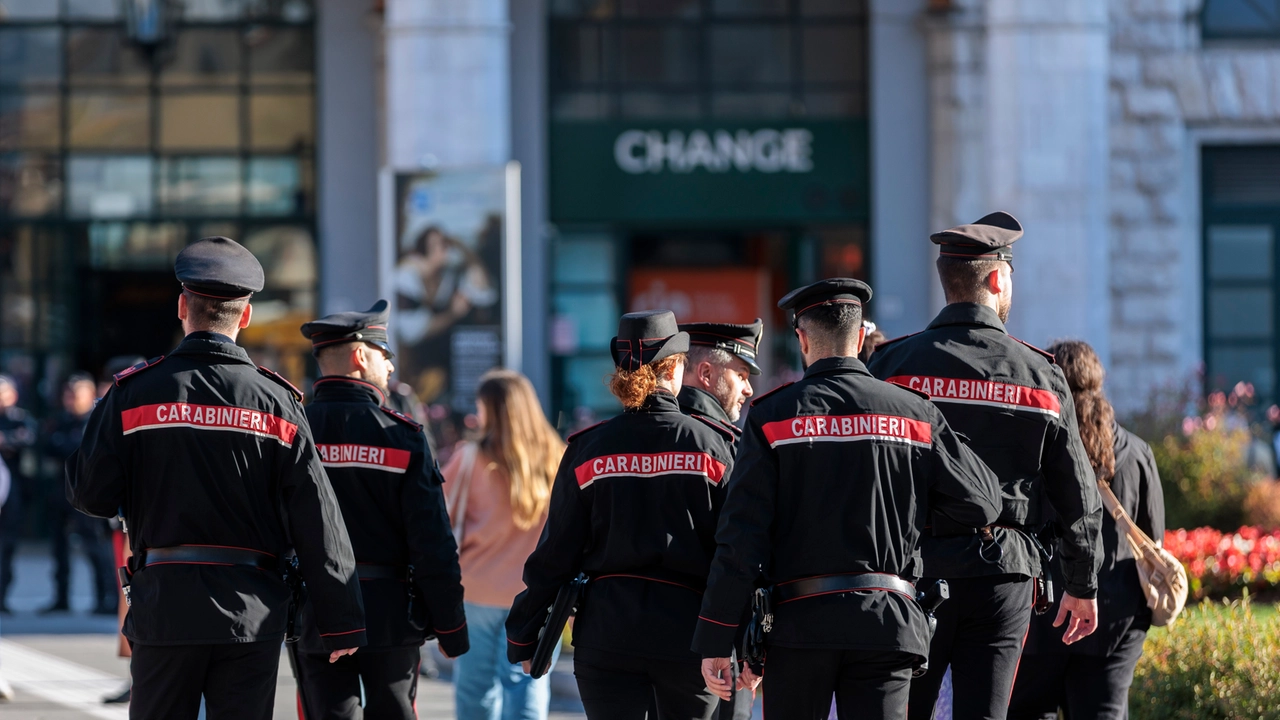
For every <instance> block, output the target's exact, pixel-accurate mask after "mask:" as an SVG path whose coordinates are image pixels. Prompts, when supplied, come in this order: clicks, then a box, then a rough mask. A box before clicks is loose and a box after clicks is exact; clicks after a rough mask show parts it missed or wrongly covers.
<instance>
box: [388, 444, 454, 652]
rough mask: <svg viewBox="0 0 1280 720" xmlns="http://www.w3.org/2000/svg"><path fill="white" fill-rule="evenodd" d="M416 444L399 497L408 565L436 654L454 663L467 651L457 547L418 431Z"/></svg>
mask: <svg viewBox="0 0 1280 720" xmlns="http://www.w3.org/2000/svg"><path fill="white" fill-rule="evenodd" d="M418 438H419V440H420V441H421V445H422V446H421V448H420V449H419V451H418V452H415V453H414V458H415V459H416V460H417V462H416V463H415V464H411V465H410V467H409V473H408V477H407V478H406V479H405V482H404V485H403V488H402V490H401V494H400V506H401V508H402V510H401V511H402V512H403V514H404V527H405V532H406V534H407V539H408V542H409V561H410V562H411V563H412V564H413V581H414V583H415V584H416V585H417V586H418V592H419V594H420V595H421V596H422V598H423V599H424V601H425V602H426V605H427V615H428V617H429V618H430V619H431V625H432V631H433V632H434V633H435V635H436V637H437V638H438V639H439V640H440V648H441V649H442V650H444V651H445V652H446V653H448V654H449V657H458V656H459V655H461V654H462V653H465V652H466V651H467V650H469V649H470V648H471V643H470V640H469V638H468V636H467V618H466V615H465V614H464V612H463V609H462V571H461V569H459V567H458V546H457V543H455V542H454V540H453V531H452V528H451V526H450V524H449V515H448V513H447V512H445V507H444V489H443V487H442V483H443V482H444V478H442V477H441V476H440V470H439V469H438V468H437V467H436V463H435V460H434V459H433V458H432V456H431V450H429V449H428V448H427V439H426V437H425V436H424V435H423V434H422V432H421V431H419V432H418Z"/></svg>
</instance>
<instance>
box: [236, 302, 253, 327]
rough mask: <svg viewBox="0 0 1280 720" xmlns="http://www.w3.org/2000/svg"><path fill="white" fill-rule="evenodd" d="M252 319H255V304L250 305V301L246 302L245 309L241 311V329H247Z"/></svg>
mask: <svg viewBox="0 0 1280 720" xmlns="http://www.w3.org/2000/svg"><path fill="white" fill-rule="evenodd" d="M252 319H253V306H252V305H250V304H249V303H245V304H244V310H242V311H240V325H239V328H240V329H241V330H243V329H245V328H247V327H249V321H250V320H252Z"/></svg>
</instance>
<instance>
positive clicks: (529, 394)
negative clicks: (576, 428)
mask: <svg viewBox="0 0 1280 720" xmlns="http://www.w3.org/2000/svg"><path fill="white" fill-rule="evenodd" d="M476 417H477V420H478V424H479V431H480V432H479V437H478V438H477V439H476V440H474V441H464V442H462V443H460V444H459V446H458V448H457V450H455V452H454V453H453V458H452V460H451V461H450V462H449V464H448V465H447V466H446V467H445V469H444V477H445V488H446V489H447V494H448V497H449V514H450V518H451V521H452V523H453V528H454V535H455V537H456V538H457V540H458V545H459V557H460V561H461V564H462V582H463V585H464V586H465V588H466V591H465V593H466V609H467V623H468V625H469V627H470V628H471V652H469V653H467V654H466V655H464V656H462V657H460V658H458V660H457V662H456V663H454V675H453V683H454V696H455V699H456V705H457V713H458V718H459V720H545V718H546V717H547V713H548V711H549V708H550V703H551V676H550V674H547V675H544V676H543V677H541V678H538V679H537V680H534V679H533V678H531V677H529V676H528V675H525V674H524V672H523V671H522V670H521V669H520V665H519V664H517V663H511V662H508V661H507V641H506V633H505V632H504V630H503V627H504V625H505V624H506V622H507V615H508V613H510V612H511V601H512V600H513V599H514V598H515V596H516V595H518V594H520V591H521V590H523V589H524V583H523V582H521V580H520V574H521V570H522V569H523V568H524V562H525V560H526V559H528V557H529V555H530V554H531V553H532V552H533V549H534V548H535V547H536V546H537V544H538V537H539V536H540V535H542V527H543V525H544V524H545V523H546V521H547V508H548V506H549V505H550V504H551V488H552V482H553V481H554V480H555V476H556V468H557V467H558V466H559V464H560V458H561V456H563V455H564V447H565V445H564V441H563V440H561V439H560V436H559V435H557V434H556V431H555V429H553V428H552V427H551V424H550V423H548V422H547V419H546V416H545V415H543V413H542V406H541V404H540V403H539V402H538V396H537V394H536V393H535V392H534V390H533V385H532V383H530V382H529V380H528V379H527V378H526V377H525V376H523V375H521V374H520V373H517V372H513V371H511V370H493V371H490V372H488V373H486V374H485V375H484V376H483V377H481V378H480V386H479V389H478V390H477V392H476Z"/></svg>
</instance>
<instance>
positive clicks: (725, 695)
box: [702, 657, 733, 702]
mask: <svg viewBox="0 0 1280 720" xmlns="http://www.w3.org/2000/svg"><path fill="white" fill-rule="evenodd" d="M702 679H703V680H705V681H706V682H707V689H708V690H710V691H711V692H712V694H714V695H715V696H716V697H718V698H720V699H721V700H724V701H726V702H728V700H729V698H731V697H732V696H733V680H732V675H731V674H730V673H729V658H727V657H722V658H703V659H702Z"/></svg>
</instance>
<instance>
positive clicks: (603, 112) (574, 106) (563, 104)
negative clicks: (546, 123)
mask: <svg viewBox="0 0 1280 720" xmlns="http://www.w3.org/2000/svg"><path fill="white" fill-rule="evenodd" d="M608 115H609V95H607V94H606V93H564V94H561V95H556V96H554V97H552V99H551V116H552V117H554V118H556V119H559V120H601V119H604V118H605V117H608Z"/></svg>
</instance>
